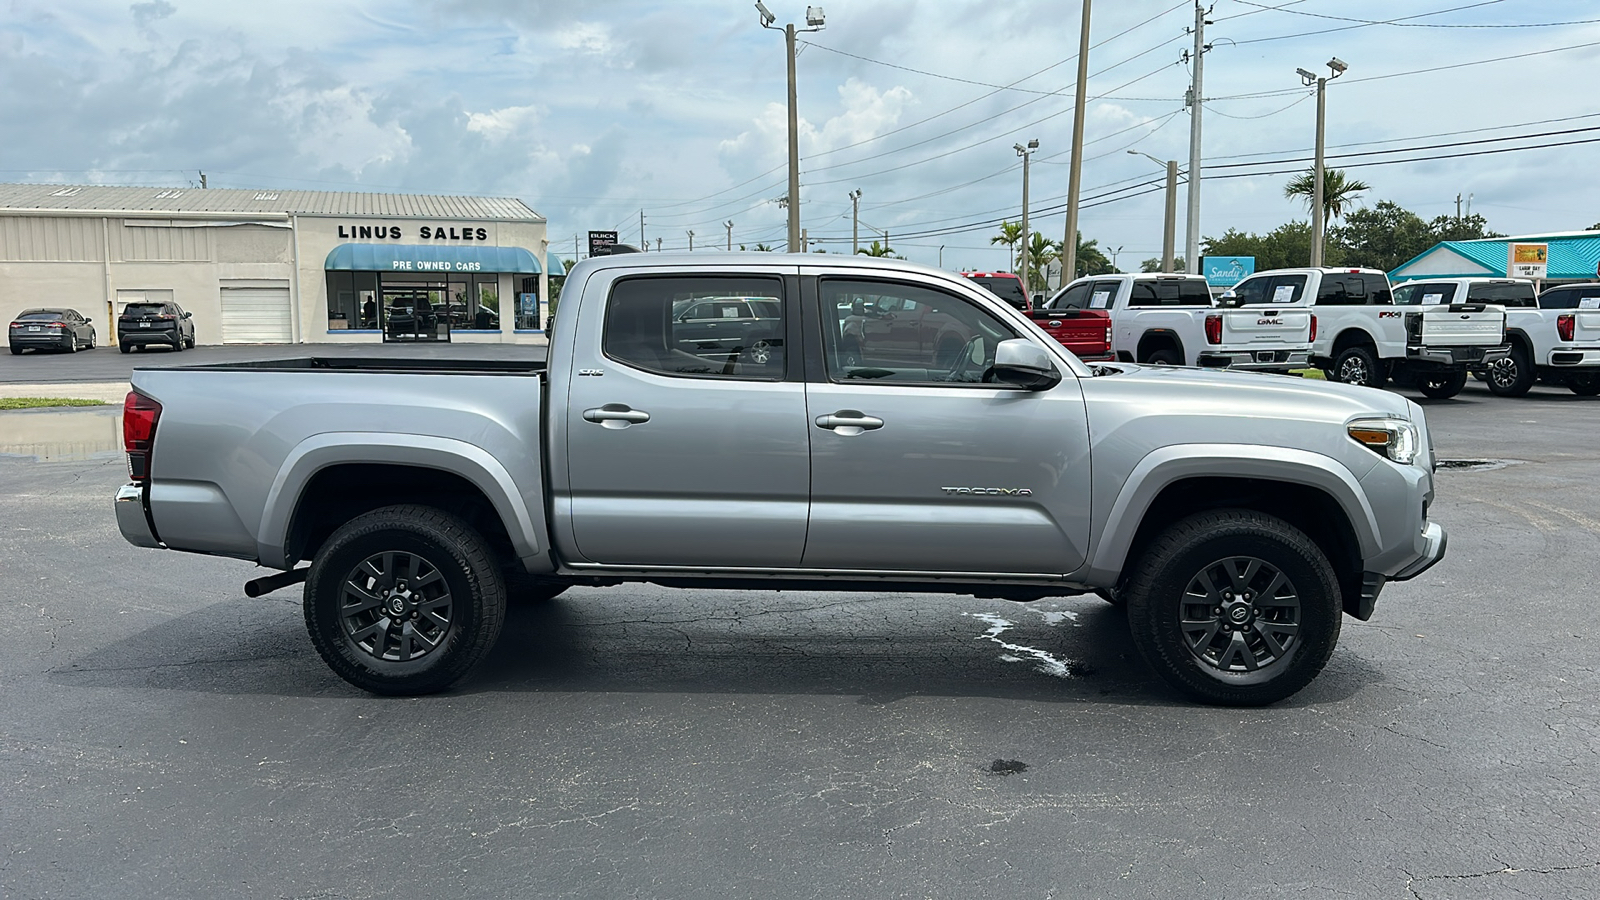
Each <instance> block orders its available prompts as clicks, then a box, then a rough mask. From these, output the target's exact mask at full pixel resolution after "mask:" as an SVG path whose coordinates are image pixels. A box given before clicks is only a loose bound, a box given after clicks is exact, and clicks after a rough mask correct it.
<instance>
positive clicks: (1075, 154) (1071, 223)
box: [1061, 0, 1200, 284]
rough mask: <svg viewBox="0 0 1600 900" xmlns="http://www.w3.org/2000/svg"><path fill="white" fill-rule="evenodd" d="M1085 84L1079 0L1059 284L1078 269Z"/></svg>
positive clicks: (1086, 50) (1086, 25) (1085, 55)
mask: <svg viewBox="0 0 1600 900" xmlns="http://www.w3.org/2000/svg"><path fill="white" fill-rule="evenodd" d="M1195 2H1196V3H1199V2H1200V0H1195ZM1088 87H1089V0H1083V29H1082V31H1080V32H1079V34H1078V86H1077V88H1078V89H1077V96H1076V98H1075V111H1074V112H1073V114H1072V166H1071V173H1070V174H1069V175H1068V176H1067V235H1066V239H1065V240H1063V241H1062V242H1061V283H1062V284H1066V283H1067V282H1069V281H1071V280H1072V279H1073V278H1075V277H1077V271H1078V188H1079V186H1080V185H1082V184H1083V107H1084V105H1085V104H1086V103H1087V102H1088V101H1087V97H1086V92H1087V90H1088Z"/></svg>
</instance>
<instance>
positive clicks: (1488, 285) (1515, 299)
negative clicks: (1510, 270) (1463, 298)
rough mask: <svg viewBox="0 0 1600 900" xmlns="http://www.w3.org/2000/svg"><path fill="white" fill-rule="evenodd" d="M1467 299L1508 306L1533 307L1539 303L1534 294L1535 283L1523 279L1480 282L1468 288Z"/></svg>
mask: <svg viewBox="0 0 1600 900" xmlns="http://www.w3.org/2000/svg"><path fill="white" fill-rule="evenodd" d="M1467 299H1468V300H1480V301H1482V302H1484V303H1496V304H1499V305H1500V306H1505V307H1508V308H1531V307H1534V306H1538V305H1539V304H1538V301H1537V300H1535V299H1534V296H1533V285H1531V284H1527V283H1524V282H1521V281H1509V282H1501V283H1493V282H1478V283H1477V284H1473V285H1470V286H1469V287H1468V288H1467Z"/></svg>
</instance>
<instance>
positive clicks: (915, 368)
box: [822, 278, 1017, 385]
mask: <svg viewBox="0 0 1600 900" xmlns="http://www.w3.org/2000/svg"><path fill="white" fill-rule="evenodd" d="M822 316H823V329H824V336H825V341H824V350H825V355H826V357H827V367H828V377H829V378H830V379H831V380H833V381H838V382H851V383H859V382H862V381H871V382H892V383H912V384H937V385H949V384H952V383H954V384H981V383H982V382H983V375H984V373H985V372H986V371H988V369H989V367H990V366H992V365H993V364H994V354H995V349H996V348H997V347H998V346H999V344H1000V342H1001V341H1003V340H1007V339H1008V338H1013V337H1016V336H1017V333H1016V332H1015V331H1013V330H1012V329H1011V328H1010V326H1008V325H1006V324H1005V323H1004V322H1002V321H1000V320H999V319H997V318H995V317H994V316H992V315H990V314H989V313H988V312H987V311H985V310H983V309H982V308H980V307H979V306H978V305H977V304H974V303H972V302H969V301H968V300H966V299H964V298H961V297H957V296H955V295H952V294H946V293H944V292H943V291H937V290H934V289H932V288H927V287H922V286H921V285H914V284H904V283H898V282H888V281H865V280H859V281H858V280H854V279H843V278H828V279H824V280H823V281H822Z"/></svg>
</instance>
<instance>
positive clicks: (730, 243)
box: [722, 219, 733, 250]
mask: <svg viewBox="0 0 1600 900" xmlns="http://www.w3.org/2000/svg"><path fill="white" fill-rule="evenodd" d="M722 227H724V228H726V229H728V249H729V250H732V249H733V220H732V219H729V220H728V221H726V222H723V223H722Z"/></svg>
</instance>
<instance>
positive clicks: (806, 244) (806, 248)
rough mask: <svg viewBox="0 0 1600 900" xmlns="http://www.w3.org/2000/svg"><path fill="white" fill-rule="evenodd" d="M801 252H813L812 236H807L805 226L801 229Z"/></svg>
mask: <svg viewBox="0 0 1600 900" xmlns="http://www.w3.org/2000/svg"><path fill="white" fill-rule="evenodd" d="M800 252H801V253H810V252H811V238H809V237H807V236H806V230H805V229H804V228H802V229H800Z"/></svg>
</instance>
